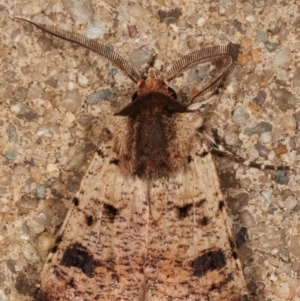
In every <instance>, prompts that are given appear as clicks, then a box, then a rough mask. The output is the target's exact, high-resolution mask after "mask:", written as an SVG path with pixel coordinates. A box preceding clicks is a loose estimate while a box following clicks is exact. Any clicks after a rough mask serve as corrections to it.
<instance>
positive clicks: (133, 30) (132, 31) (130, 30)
mask: <svg viewBox="0 0 300 301" xmlns="http://www.w3.org/2000/svg"><path fill="white" fill-rule="evenodd" d="M127 30H128V35H129V37H130V38H135V37H137V36H138V33H139V32H138V30H137V27H136V26H135V25H129V26H127Z"/></svg>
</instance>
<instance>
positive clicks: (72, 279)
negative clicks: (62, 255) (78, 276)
mask: <svg viewBox="0 0 300 301" xmlns="http://www.w3.org/2000/svg"><path fill="white" fill-rule="evenodd" d="M67 285H68V286H70V287H72V288H75V289H76V288H77V285H76V284H75V281H74V278H73V277H72V278H71V279H70V280H69V281H68V283H67Z"/></svg>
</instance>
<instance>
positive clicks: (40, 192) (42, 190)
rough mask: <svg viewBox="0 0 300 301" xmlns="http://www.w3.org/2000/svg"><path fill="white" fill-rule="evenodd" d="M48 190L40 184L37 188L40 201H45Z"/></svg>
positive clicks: (36, 193) (36, 192) (36, 191)
mask: <svg viewBox="0 0 300 301" xmlns="http://www.w3.org/2000/svg"><path fill="white" fill-rule="evenodd" d="M45 193H46V188H45V185H42V184H38V185H37V186H36V190H35V195H36V197H37V198H38V199H43V198H44V197H45Z"/></svg>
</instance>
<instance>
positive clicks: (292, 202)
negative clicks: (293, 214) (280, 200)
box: [285, 196, 297, 210]
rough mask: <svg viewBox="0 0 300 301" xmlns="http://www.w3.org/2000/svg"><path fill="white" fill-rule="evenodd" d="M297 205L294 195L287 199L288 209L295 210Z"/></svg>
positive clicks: (286, 205)
mask: <svg viewBox="0 0 300 301" xmlns="http://www.w3.org/2000/svg"><path fill="white" fill-rule="evenodd" d="M296 206H297V200H296V199H295V198H294V197H293V196H289V197H287V198H286V199H285V207H286V208H287V209H288V210H293V209H294V208H295V207H296Z"/></svg>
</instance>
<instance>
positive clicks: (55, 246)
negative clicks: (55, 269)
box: [50, 235, 62, 253]
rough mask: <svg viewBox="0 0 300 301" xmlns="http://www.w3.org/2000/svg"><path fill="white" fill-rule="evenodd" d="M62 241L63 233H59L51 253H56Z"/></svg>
mask: <svg viewBox="0 0 300 301" xmlns="http://www.w3.org/2000/svg"><path fill="white" fill-rule="evenodd" d="M61 241H62V235H59V236H57V237H56V238H55V242H54V246H53V247H52V248H51V249H50V253H55V252H56V251H57V247H58V245H59V243H60V242H61Z"/></svg>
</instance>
